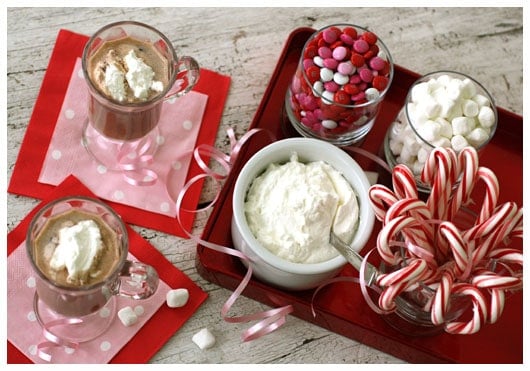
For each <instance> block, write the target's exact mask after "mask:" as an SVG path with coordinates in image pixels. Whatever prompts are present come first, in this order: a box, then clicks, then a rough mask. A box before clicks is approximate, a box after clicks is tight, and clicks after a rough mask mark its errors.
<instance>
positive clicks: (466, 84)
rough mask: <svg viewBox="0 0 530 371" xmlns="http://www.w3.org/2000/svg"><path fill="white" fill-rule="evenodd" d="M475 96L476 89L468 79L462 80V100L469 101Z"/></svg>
mask: <svg viewBox="0 0 530 371" xmlns="http://www.w3.org/2000/svg"><path fill="white" fill-rule="evenodd" d="M476 94H477V87H476V86H475V84H474V83H473V81H471V79H468V78H467V77H466V78H465V79H464V80H462V98H465V99H470V98H472V97H474V96H475V95H476Z"/></svg>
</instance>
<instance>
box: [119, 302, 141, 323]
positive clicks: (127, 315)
mask: <svg viewBox="0 0 530 371" xmlns="http://www.w3.org/2000/svg"><path fill="white" fill-rule="evenodd" d="M118 318H119V319H120V321H121V323H123V324H124V325H125V326H127V327H129V326H132V325H134V324H135V323H136V322H138V316H137V315H136V313H135V312H134V310H133V309H132V308H131V307H128V306H127V307H125V308H122V309H120V310H119V311H118Z"/></svg>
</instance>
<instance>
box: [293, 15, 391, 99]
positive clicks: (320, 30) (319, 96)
mask: <svg viewBox="0 0 530 371" xmlns="http://www.w3.org/2000/svg"><path fill="white" fill-rule="evenodd" d="M331 27H354V28H356V29H358V30H362V31H364V32H372V33H374V34H375V35H376V36H377V42H376V44H380V46H382V47H383V49H384V52H385V54H386V57H387V62H388V63H389V65H390V71H389V73H388V84H387V85H386V87H385V89H384V90H383V91H382V92H380V94H379V97H378V98H377V99H374V100H370V101H367V102H364V103H361V104H342V103H338V102H335V101H332V100H329V99H328V98H326V97H324V96H322V94H320V93H318V92H316V91H315V89H313V84H311V82H310V81H309V78H308V77H307V74H306V72H305V69H304V68H301V71H302V76H303V78H304V80H305V81H306V83H307V84H308V86H310V87H311V91H312V92H313V94H314V95H315V97H318V98H320V99H323V100H325V101H326V103H327V104H329V105H336V106H339V107H344V108H350V109H351V108H364V107H368V106H371V105H374V104H378V103H380V102H381V101H382V100H383V99H384V97H385V95H386V93H387V92H388V90H389V89H390V86H391V85H392V80H393V79H394V60H393V59H392V55H391V54H390V50H389V49H388V48H387V46H386V44H385V43H384V42H383V40H381V38H380V37H379V35H377V34H376V33H375V32H373V31H370V30H369V29H368V28H366V27H362V26H358V25H356V24H353V23H334V24H330V25H327V26H324V27H322V28H320V29H318V30H316V31H315V32H313V33H312V34H311V36H309V38H308V39H307V40H306V42H305V43H304V47H303V49H302V54H301V55H300V61H299V65H302V63H303V59H304V51H305V50H306V48H307V46H308V45H309V43H310V42H311V41H312V40H313V39H314V38H315V37H316V36H317V35H318V34H319V33H321V32H322V31H324V30H326V29H328V28H331Z"/></svg>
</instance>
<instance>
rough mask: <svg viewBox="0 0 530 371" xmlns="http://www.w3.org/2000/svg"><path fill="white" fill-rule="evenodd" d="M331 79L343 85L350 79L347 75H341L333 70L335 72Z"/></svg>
mask: <svg viewBox="0 0 530 371" xmlns="http://www.w3.org/2000/svg"><path fill="white" fill-rule="evenodd" d="M333 81H335V82H336V83H337V84H339V85H344V84H347V83H348V82H349V81H350V77H349V76H348V75H343V74H342V73H340V72H335V74H334V75H333ZM376 90H377V89H376Z"/></svg>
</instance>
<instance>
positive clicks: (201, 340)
mask: <svg viewBox="0 0 530 371" xmlns="http://www.w3.org/2000/svg"><path fill="white" fill-rule="evenodd" d="M191 340H192V341H193V342H194V343H195V344H196V345H197V346H198V347H199V348H201V349H208V348H211V347H212V346H213V345H214V344H215V337H214V336H213V334H212V333H211V332H210V330H208V329H207V328H203V329H202V330H201V331H199V332H197V333H196V334H195V335H193V337H192V338H191Z"/></svg>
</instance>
